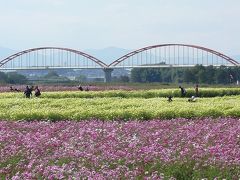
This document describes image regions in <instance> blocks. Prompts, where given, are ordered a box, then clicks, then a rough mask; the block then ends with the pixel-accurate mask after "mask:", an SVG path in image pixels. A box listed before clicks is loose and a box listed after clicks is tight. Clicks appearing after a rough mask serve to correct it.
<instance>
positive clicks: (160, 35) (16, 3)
mask: <svg viewBox="0 0 240 180" xmlns="http://www.w3.org/2000/svg"><path fill="white" fill-rule="evenodd" d="M239 19H240V1H239V0H200V1H197V0H6V1H4V0H1V2H0V28H1V31H0V46H2V47H8V48H11V49H18V50H22V49H26V48H32V47H39V46H61V47H69V48H75V49H79V50H84V49H92V48H93V49H101V48H105V47H109V46H117V47H122V48H125V49H136V48H141V47H143V46H148V45H153V44H163V43H186V44H196V45H202V46H206V47H209V48H212V49H215V50H218V51H221V52H224V53H227V54H233V55H234V54H240V35H239V32H240V23H239Z"/></svg>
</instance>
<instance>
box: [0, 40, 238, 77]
mask: <svg viewBox="0 0 240 180" xmlns="http://www.w3.org/2000/svg"><path fill="white" fill-rule="evenodd" d="M197 64H201V65H203V66H210V65H212V66H222V65H224V66H239V63H238V62H237V61H236V60H234V59H232V58H231V57H229V56H227V55H224V54H222V53H220V52H218V51H215V50H212V49H209V48H205V47H201V46H196V45H187V44H160V45H154V46H148V47H144V48H141V49H138V50H135V51H132V52H130V53H128V54H126V55H124V56H122V57H120V58H119V59H117V60H115V61H113V62H112V63H111V64H109V65H108V64H106V63H104V62H103V61H101V60H99V59H98V58H96V57H93V56H91V55H89V54H87V53H84V52H82V51H78V50H74V49H69V48H59V47H41V48H33V49H28V50H24V51H21V52H18V53H16V54H13V55H11V56H9V57H7V58H5V59H3V60H1V61H0V70H42V69H103V71H104V72H105V81H110V80H111V72H112V71H113V69H116V68H160V67H193V66H195V65H197Z"/></svg>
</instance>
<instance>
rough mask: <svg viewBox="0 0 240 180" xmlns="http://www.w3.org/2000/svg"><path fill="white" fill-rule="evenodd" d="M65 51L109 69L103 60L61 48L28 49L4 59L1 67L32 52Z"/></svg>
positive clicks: (0, 62) (0, 63)
mask: <svg viewBox="0 0 240 180" xmlns="http://www.w3.org/2000/svg"><path fill="white" fill-rule="evenodd" d="M45 49H47V50H51V49H53V50H63V51H68V52H72V53H75V54H78V55H81V56H84V57H86V58H88V59H89V60H92V61H93V62H95V63H97V64H98V65H99V66H101V67H102V68H106V67H108V65H107V64H105V63H104V62H102V61H101V60H99V59H97V58H95V57H93V56H91V55H89V54H87V53H84V52H81V51H78V50H74V49H69V48H59V47H40V48H33V49H28V50H24V51H21V52H18V53H16V54H13V55H11V56H9V57H7V58H5V59H3V60H2V61H0V67H2V66H3V65H4V64H6V63H7V62H9V61H11V60H13V59H15V58H17V57H19V56H22V55H23V54H27V53H30V52H33V51H40V50H45Z"/></svg>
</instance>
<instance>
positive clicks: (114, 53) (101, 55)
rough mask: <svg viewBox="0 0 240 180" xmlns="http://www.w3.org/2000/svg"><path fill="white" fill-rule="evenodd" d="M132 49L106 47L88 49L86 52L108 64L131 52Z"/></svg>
mask: <svg viewBox="0 0 240 180" xmlns="http://www.w3.org/2000/svg"><path fill="white" fill-rule="evenodd" d="M131 51H132V50H129V49H123V48H117V47H108V48H104V49H87V50H85V52H86V53H88V54H90V55H92V56H94V57H96V58H98V59H99V60H101V61H103V62H105V63H106V64H110V63H112V62H113V61H114V60H117V59H118V58H120V57H122V56H124V55H125V54H127V53H129V52H131Z"/></svg>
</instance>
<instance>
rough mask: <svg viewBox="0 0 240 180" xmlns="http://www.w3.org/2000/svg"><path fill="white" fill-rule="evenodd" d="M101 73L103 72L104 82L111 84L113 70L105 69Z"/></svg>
mask: <svg viewBox="0 0 240 180" xmlns="http://www.w3.org/2000/svg"><path fill="white" fill-rule="evenodd" d="M103 71H104V74H105V78H104V82H111V81H112V72H113V69H111V68H105V69H103Z"/></svg>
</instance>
